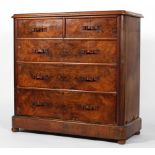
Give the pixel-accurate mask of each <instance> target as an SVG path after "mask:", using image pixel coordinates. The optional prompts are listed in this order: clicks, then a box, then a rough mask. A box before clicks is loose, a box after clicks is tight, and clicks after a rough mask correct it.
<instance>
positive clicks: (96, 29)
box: [82, 25, 100, 31]
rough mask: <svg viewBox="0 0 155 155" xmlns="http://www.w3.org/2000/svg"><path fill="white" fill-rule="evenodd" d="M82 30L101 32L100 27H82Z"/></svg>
mask: <svg viewBox="0 0 155 155" xmlns="http://www.w3.org/2000/svg"><path fill="white" fill-rule="evenodd" d="M82 30H84V31H99V30H100V26H98V25H97V26H82Z"/></svg>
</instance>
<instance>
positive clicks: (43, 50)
mask: <svg viewBox="0 0 155 155" xmlns="http://www.w3.org/2000/svg"><path fill="white" fill-rule="evenodd" d="M32 53H34V54H44V55H48V54H49V50H48V49H46V48H44V49H32Z"/></svg>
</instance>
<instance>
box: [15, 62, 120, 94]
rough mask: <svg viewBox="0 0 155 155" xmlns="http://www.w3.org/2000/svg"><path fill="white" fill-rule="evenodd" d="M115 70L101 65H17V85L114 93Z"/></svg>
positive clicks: (113, 67)
mask: <svg viewBox="0 0 155 155" xmlns="http://www.w3.org/2000/svg"><path fill="white" fill-rule="evenodd" d="M116 72H117V69H116V67H115V66H103V65H50V64H28V63H26V64H22V63H20V64H18V65H17V85H18V86H22V87H41V88H52V89H74V90H88V91H116V77H117V75H116V74H117V73H116Z"/></svg>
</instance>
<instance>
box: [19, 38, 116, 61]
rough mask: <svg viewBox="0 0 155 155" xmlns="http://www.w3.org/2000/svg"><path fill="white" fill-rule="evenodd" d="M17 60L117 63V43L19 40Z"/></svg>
mask: <svg viewBox="0 0 155 155" xmlns="http://www.w3.org/2000/svg"><path fill="white" fill-rule="evenodd" d="M16 51H17V54H16V60H19V61H36V62H41V61H46V62H47V61H48V62H88V63H89V62H90V63H91V62H92V63H116V62H117V61H118V54H117V43H116V41H101V40H97V41H90V40H89V41H88V40H87V41H84V40H68V41H67V40H66V41H62V40H43V39H42V40H29V39H26V40H17V42H16Z"/></svg>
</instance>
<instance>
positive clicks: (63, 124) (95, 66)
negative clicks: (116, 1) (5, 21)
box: [12, 11, 142, 144]
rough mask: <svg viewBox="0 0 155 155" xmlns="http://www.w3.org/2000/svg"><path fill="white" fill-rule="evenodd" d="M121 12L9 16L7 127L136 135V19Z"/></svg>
mask: <svg viewBox="0 0 155 155" xmlns="http://www.w3.org/2000/svg"><path fill="white" fill-rule="evenodd" d="M141 17H142V15H140V14H135V13H132V12H127V11H100V12H72V13H50V14H18V15H14V30H15V31H14V32H15V33H14V35H15V115H14V116H13V119H12V130H13V131H19V129H20V128H21V129H27V130H34V131H45V132H51V133H61V134H67V135H78V136H85V137H95V138H103V139H110V140H116V141H118V143H120V144H121V143H122V144H123V143H125V140H126V139H127V138H129V137H130V136H132V135H134V134H139V133H140V129H141V119H140V118H139V76H140V18H141Z"/></svg>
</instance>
